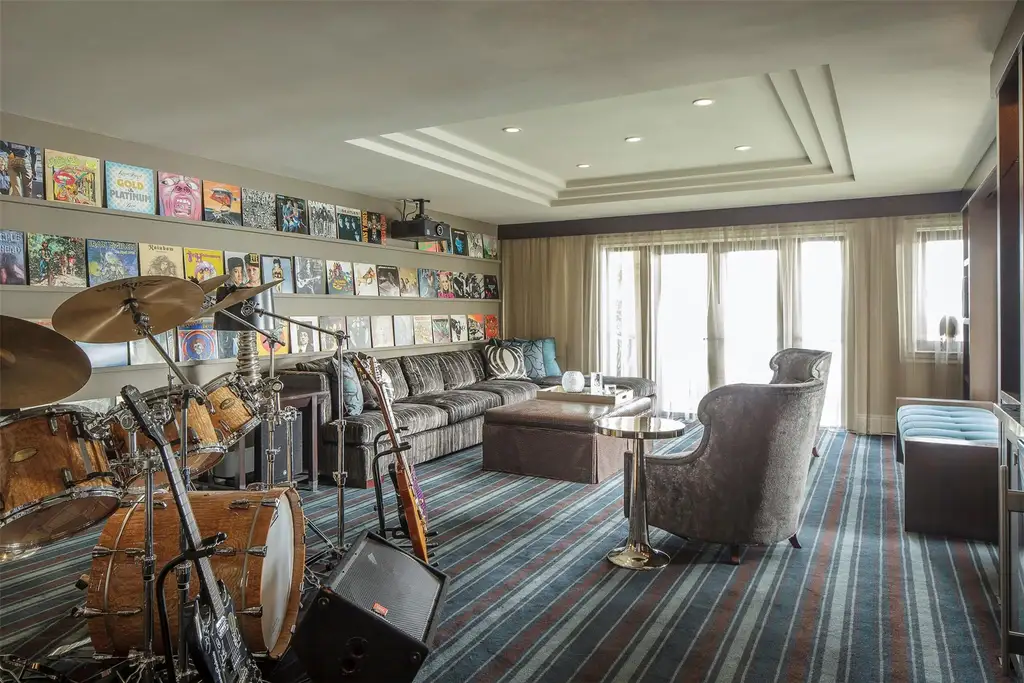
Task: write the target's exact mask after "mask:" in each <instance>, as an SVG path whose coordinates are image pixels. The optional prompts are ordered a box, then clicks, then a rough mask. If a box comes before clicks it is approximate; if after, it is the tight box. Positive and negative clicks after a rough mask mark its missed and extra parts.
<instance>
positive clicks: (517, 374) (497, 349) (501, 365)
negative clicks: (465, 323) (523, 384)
mask: <svg viewBox="0 0 1024 683" xmlns="http://www.w3.org/2000/svg"><path fill="white" fill-rule="evenodd" d="M484 360H485V361H486V362H487V378H488V379H529V377H527V375H526V364H525V363H524V361H523V352H522V351H521V350H520V349H518V348H517V347H515V346H497V345H494V346H485V347H484Z"/></svg>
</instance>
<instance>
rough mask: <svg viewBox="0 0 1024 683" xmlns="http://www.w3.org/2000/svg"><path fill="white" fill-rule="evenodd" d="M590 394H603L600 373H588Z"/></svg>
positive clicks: (602, 379)
mask: <svg viewBox="0 0 1024 683" xmlns="http://www.w3.org/2000/svg"><path fill="white" fill-rule="evenodd" d="M590 393H592V394H603V393H604V375H602V374H601V373H600V372H592V373H590Z"/></svg>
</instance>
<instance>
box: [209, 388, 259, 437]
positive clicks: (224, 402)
mask: <svg viewBox="0 0 1024 683" xmlns="http://www.w3.org/2000/svg"><path fill="white" fill-rule="evenodd" d="M203 389H204V390H205V391H206V395H207V396H208V397H209V402H208V404H207V405H208V407H209V409H210V419H211V420H212V421H213V428H214V429H216V430H217V433H218V434H220V440H221V441H222V442H223V443H224V445H225V446H227V447H228V448H231V447H232V446H234V445H235V444H236V443H238V441H239V439H241V438H242V437H244V436H245V435H246V434H248V433H249V432H251V431H252V430H254V429H256V427H257V426H259V424H260V417H259V406H258V405H257V403H256V401H255V400H254V399H253V397H252V392H250V391H249V390H248V389H247V388H246V387H245V385H244V384H243V383H242V379H241V378H240V377H239V376H238V375H236V374H234V373H229V374H226V375H221V376H220V377H218V378H217V379H215V380H213V381H212V382H210V383H209V384H207V385H206V386H205V387H203Z"/></svg>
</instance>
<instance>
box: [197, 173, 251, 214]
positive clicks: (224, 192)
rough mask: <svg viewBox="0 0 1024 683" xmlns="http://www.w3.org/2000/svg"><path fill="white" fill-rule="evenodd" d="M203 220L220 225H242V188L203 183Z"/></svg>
mask: <svg viewBox="0 0 1024 683" xmlns="http://www.w3.org/2000/svg"><path fill="white" fill-rule="evenodd" d="M203 220H204V221H207V222H210V223H220V224H221V225H241V224H242V188H241V187H239V186H238V185H228V184H227V183H218V182H216V181H213V180H204V181H203Z"/></svg>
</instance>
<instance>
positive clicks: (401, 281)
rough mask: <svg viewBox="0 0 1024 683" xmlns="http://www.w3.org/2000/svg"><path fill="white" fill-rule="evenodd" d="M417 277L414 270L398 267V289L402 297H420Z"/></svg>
mask: <svg viewBox="0 0 1024 683" xmlns="http://www.w3.org/2000/svg"><path fill="white" fill-rule="evenodd" d="M417 278H418V276H417V273H416V269H415V268H405V267H400V268H399V269H398V289H399V290H400V291H401V293H402V296H406V297H418V296H419V295H420V287H419V281H418V279H417Z"/></svg>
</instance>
